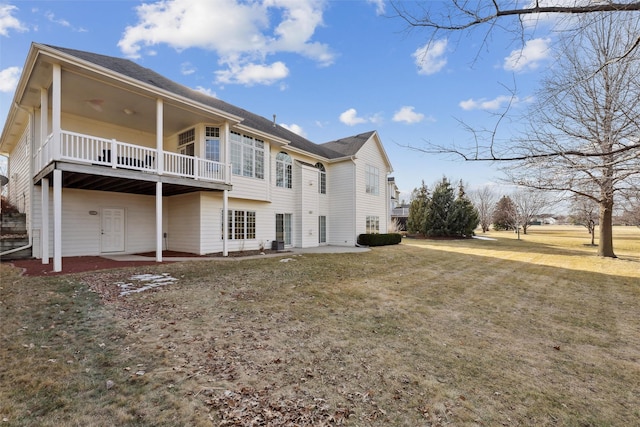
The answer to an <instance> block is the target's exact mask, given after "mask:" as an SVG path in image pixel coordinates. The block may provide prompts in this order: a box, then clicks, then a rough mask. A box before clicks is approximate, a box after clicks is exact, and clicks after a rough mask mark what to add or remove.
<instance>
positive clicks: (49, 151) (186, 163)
mask: <svg viewBox="0 0 640 427" xmlns="http://www.w3.org/2000/svg"><path fill="white" fill-rule="evenodd" d="M160 155H162V160H163V163H164V167H163V168H162V170H160V166H161V165H160V162H158V160H159V158H160V157H159V156H158V150H155V149H152V148H147V147H143V146H140V145H134V144H128V143H126V142H121V141H117V140H115V139H105V138H99V137H96V136H91V135H84V134H80V133H76V132H68V131H61V132H60V143H59V149H58V147H56V138H54V135H53V134H51V135H49V136H48V137H47V139H46V140H45V142H44V144H43V145H42V147H40V148H38V150H37V151H36V152H35V154H34V159H33V160H34V168H35V170H36V171H38V172H39V171H41V170H42V169H43V168H44V167H45V166H46V165H48V164H49V163H50V162H51V161H53V160H66V161H70V162H75V163H88V164H92V165H102V166H109V167H112V168H114V169H131V170H138V171H144V172H155V173H159V174H166V175H172V176H180V177H185V178H192V179H196V180H202V181H215V182H227V181H228V177H229V176H230V175H229V168H228V167H226V166H225V164H224V163H220V162H214V161H211V160H206V159H201V158H199V157H193V156H185V155H183V154H177V153H171V152H167V151H160Z"/></svg>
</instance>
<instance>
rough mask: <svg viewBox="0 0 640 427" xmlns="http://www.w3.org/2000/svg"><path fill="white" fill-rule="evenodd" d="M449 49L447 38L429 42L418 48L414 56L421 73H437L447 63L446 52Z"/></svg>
mask: <svg viewBox="0 0 640 427" xmlns="http://www.w3.org/2000/svg"><path fill="white" fill-rule="evenodd" d="M446 50H447V39H442V40H436V41H434V42H429V43H427V44H426V45H424V46H422V47H420V48H418V49H417V50H416V51H415V52H414V53H413V55H411V56H413V57H414V58H415V62H416V65H417V66H418V73H419V74H426V75H430V74H435V73H437V72H438V71H440V70H442V69H443V68H444V66H445V65H447V58H445V57H444V54H445V53H446Z"/></svg>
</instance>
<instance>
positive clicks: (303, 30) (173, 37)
mask: <svg viewBox="0 0 640 427" xmlns="http://www.w3.org/2000/svg"><path fill="white" fill-rule="evenodd" d="M324 4H325V3H324V2H322V1H319V0H260V1H251V2H244V1H236V0H218V1H216V2H209V1H201V0H164V1H156V2H154V3H145V4H141V5H140V6H138V7H137V8H136V12H137V14H138V23H137V24H135V25H132V26H128V27H127V28H126V29H125V31H124V34H123V35H122V38H121V39H120V41H119V42H118V46H119V47H120V49H121V50H122V52H123V53H124V54H125V55H127V56H129V57H132V58H138V57H140V56H141V55H142V54H143V53H144V54H146V50H147V49H149V48H151V47H152V46H157V45H160V44H166V45H168V46H171V47H173V48H174V49H176V50H183V49H188V48H200V49H205V50H209V51H215V52H216V53H217V54H218V56H219V58H220V59H219V64H220V65H222V66H224V67H226V70H222V71H220V72H219V74H218V77H219V79H220V82H221V83H230V82H234V83H240V84H244V83H243V82H245V81H249V82H251V83H250V84H255V83H258V82H263V81H264V82H267V84H271V83H273V82H274V80H273V79H274V78H280V79H281V78H284V77H286V76H287V75H288V71H287V72H284V70H287V68H286V66H285V65H284V63H282V62H274V63H272V64H271V65H265V63H266V57H267V56H269V55H273V54H276V53H281V52H286V53H296V54H299V55H302V56H305V57H307V58H310V59H312V60H314V61H316V62H317V63H319V64H320V65H323V66H326V65H330V64H331V63H333V60H334V54H333V53H332V52H331V50H330V49H329V47H328V46H327V45H326V44H323V43H319V42H315V41H313V40H312V37H313V35H314V33H315V31H316V29H317V28H318V27H319V26H321V25H323V21H322V18H323V7H324ZM274 17H278V18H279V19H277V20H276V22H274V24H273V25H272V23H271V22H270V19H269V18H272V19H273V18H274ZM247 73H250V74H251V73H258V74H268V75H269V77H267V78H265V79H263V78H260V77H259V78H251V77H250V78H248V77H247V75H246V74H247Z"/></svg>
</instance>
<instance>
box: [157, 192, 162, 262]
mask: <svg viewBox="0 0 640 427" xmlns="http://www.w3.org/2000/svg"><path fill="white" fill-rule="evenodd" d="M156 261H157V262H162V182H156Z"/></svg>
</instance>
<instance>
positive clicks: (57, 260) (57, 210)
mask: <svg viewBox="0 0 640 427" xmlns="http://www.w3.org/2000/svg"><path fill="white" fill-rule="evenodd" d="M53 271H62V171H61V170H59V169H54V170H53Z"/></svg>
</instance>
